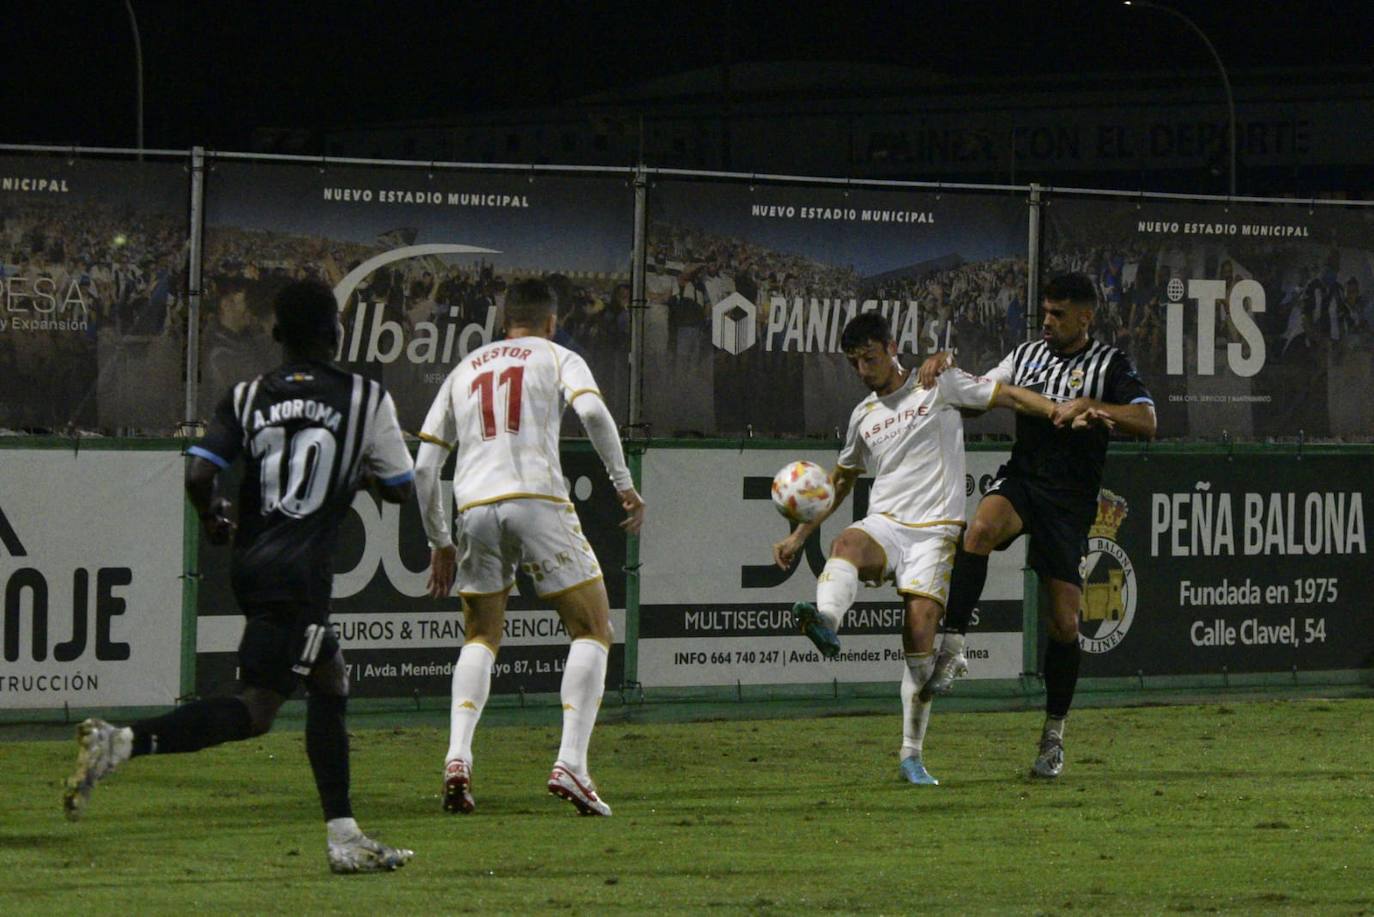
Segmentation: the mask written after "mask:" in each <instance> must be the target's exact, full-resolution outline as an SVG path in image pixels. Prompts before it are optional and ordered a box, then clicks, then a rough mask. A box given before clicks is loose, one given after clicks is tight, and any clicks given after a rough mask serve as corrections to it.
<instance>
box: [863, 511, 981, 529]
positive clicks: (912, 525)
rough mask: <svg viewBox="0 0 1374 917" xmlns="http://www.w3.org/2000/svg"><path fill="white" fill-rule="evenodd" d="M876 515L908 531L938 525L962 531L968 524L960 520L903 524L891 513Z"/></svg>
mask: <svg viewBox="0 0 1374 917" xmlns="http://www.w3.org/2000/svg"><path fill="white" fill-rule="evenodd" d="M878 515H879V516H882V517H883V518H884V519H886V520H888V521H889V522H895V523H896V524H897V525H900V526H902V527H903V528H908V529H933V528H935V527H936V526H940V525H957V526H959V528H961V529H962V528H966V527H967V526H968V523H967V522H965V521H963V520H962V519H936V520H934V521H933V522H903V521H902V520H900V519H898V518H897V517H896V516H893V515H892V514H891V513H878Z"/></svg>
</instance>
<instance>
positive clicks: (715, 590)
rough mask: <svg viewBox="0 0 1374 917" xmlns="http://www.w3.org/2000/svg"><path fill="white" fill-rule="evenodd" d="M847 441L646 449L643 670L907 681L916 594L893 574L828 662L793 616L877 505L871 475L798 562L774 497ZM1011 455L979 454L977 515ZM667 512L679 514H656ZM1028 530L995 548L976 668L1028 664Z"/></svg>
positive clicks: (750, 680) (972, 502)
mask: <svg viewBox="0 0 1374 917" xmlns="http://www.w3.org/2000/svg"><path fill="white" fill-rule="evenodd" d="M836 455H837V453H836V452H835V451H828V452H827V451H821V450H814V449H813V450H799V451H797V452H785V451H781V450H777V449H744V450H737V449H690V448H686V449H677V448H653V449H650V450H648V451H647V452H646V453H645V456H644V465H643V472H644V473H643V480H644V493H645V496H646V499H648V500H649V504H650V507H651V514H652V515H651V518H650V519H649V520H648V521H647V522H646V523H645V526H644V531H643V534H642V535H641V540H640V555H639V557H640V563H641V567H640V593H639V600H640V605H639V644H638V650H639V657H638V659H639V680H640V682H641V683H642V684H643V685H644V686H645V687H646V688H647V687H696V686H706V685H735V684H744V685H780V684H822V683H824V684H829V683H830V682H832V681H839V682H841V683H846V684H854V683H864V682H891V683H892V684H893V685H894V690H895V684H896V682H897V681H899V680H900V678H901V673H902V666H903V665H904V662H903V654H902V638H901V628H902V615H903V609H902V602H901V599H900V598H899V596H898V595H897V592H896V590H895V589H894V587H893V586H892V584H890V583H888V584H885V585H881V586H877V587H873V588H861V589H860V591H859V596H858V601H857V602H856V604H855V605H854V607H853V609H852V610H851V611H850V612H849V614H848V615H847V616H846V617H845V621H844V625H843V627H841V629H840V642H841V653H840V657H839V659H838V660H835V661H826V660H824V659H822V658H821V656H820V654H819V653H818V652H817V651H816V649H815V647H814V646H812V644H811V643H810V641H808V640H807V639H806V638H805V637H803V636H801V635H800V634H798V633H797V632H796V629H795V628H794V627H793V626H792V624H791V623H790V610H791V607H792V603H793V602H798V601H806V602H814V601H815V596H816V577H817V576H818V575H819V574H820V572H821V570H822V569H823V568H824V566H825V560H826V552H827V551H828V550H829V547H830V543H831V542H832V541H833V540H834V539H835V537H836V536H838V535H839V534H840V532H841V531H842V530H843V529H844V527H845V526H847V525H849V524H851V523H852V522H853V521H854V520H857V519H862V518H863V517H864V516H865V515H867V512H868V495H869V491H870V488H871V486H872V479H871V478H867V477H865V478H860V480H859V483H858V485H857V486H856V487H855V489H854V492H853V494H852V495H851V497H850V502H849V503H848V505H846V506H844V507H842V508H841V509H840V510H839V511H838V512H837V513H835V515H833V516H831V517H830V518H829V519H827V520H826V521H825V522H824V523H822V525H821V528H820V530H819V531H818V532H817V533H815V534H814V535H813V536H812V537H811V539H810V540H808V542H807V543H806V547H805V550H804V552H803V556H802V557H801V559H800V560H799V561H798V562H797V564H796V565H795V566H794V567H793V568H792V569H791V570H783V569H781V568H779V567H777V566H776V565H775V564H774V563H773V555H772V549H773V544H774V543H775V542H777V541H780V540H782V539H783V538H785V537H786V536H787V534H788V532H789V531H790V530H791V524H790V523H789V522H788V521H787V520H786V519H784V518H783V517H782V516H781V515H780V514H779V513H778V512H777V510H776V508H775V507H774V506H773V502H772V499H771V495H770V486H771V484H772V480H773V475H774V473H775V472H776V471H777V470H778V469H779V468H781V467H782V466H783V465H785V464H786V463H787V462H789V461H792V460H794V459H806V460H809V461H813V462H816V463H817V464H819V465H821V466H822V467H825V468H829V467H831V466H833V465H834V463H835V458H836ZM1006 457H1007V456H1006V454H1005V453H993V452H981V451H979V452H972V453H969V455H968V464H967V477H966V481H965V493H966V494H967V495H968V511H969V513H970V514H972V512H973V509H974V507H975V506H976V505H977V502H978V500H979V499H980V498H981V497H982V495H983V493H985V492H986V490H987V488H988V486H989V485H990V484H991V483H992V480H993V475H994V473H995V472H996V470H997V467H998V465H1000V464H1001V463H1002V462H1003V461H1005V460H1006ZM654 519H667V520H670V521H671V524H668V525H664V524H659V523H655V522H654V521H653V520H654ZM1024 558H1025V546H1024V539H1023V540H1021V541H1017V542H1015V543H1014V544H1013V545H1012V546H1011V548H1009V549H1008V550H1006V551H1002V552H998V553H997V554H994V555H993V557H992V560H991V562H990V563H989V565H988V580H987V588H986V589H985V590H984V592H983V600H982V601H981V602H980V603H979V606H978V611H977V614H976V616H975V618H974V620H973V622H972V625H971V627H970V629H969V649H968V657H969V677H970V678H1016V677H1018V676H1019V675H1020V674H1021V672H1022V667H1021V656H1022V643H1021V613H1022V612H1021V608H1022V602H1021V597H1022V592H1023V579H1024V578H1023V575H1022V565H1023V563H1024Z"/></svg>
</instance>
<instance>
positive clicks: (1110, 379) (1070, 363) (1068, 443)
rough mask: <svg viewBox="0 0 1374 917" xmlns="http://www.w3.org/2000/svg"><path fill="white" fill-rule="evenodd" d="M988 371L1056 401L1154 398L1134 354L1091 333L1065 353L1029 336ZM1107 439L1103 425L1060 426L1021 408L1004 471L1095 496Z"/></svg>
mask: <svg viewBox="0 0 1374 917" xmlns="http://www.w3.org/2000/svg"><path fill="white" fill-rule="evenodd" d="M987 376H988V377H989V378H991V379H995V380H997V381H998V382H1003V383H1007V384H1010V385H1017V386H1020V387H1022V388H1027V389H1030V390H1031V391H1034V392H1039V393H1040V394H1042V395H1044V396H1045V397H1046V398H1048V399H1050V400H1051V401H1072V400H1073V399H1075V398H1092V399H1095V400H1097V401H1104V402H1106V403H1108V404H1154V399H1153V398H1151V397H1150V392H1149V390H1148V389H1146V388H1145V383H1144V382H1143V381H1142V380H1141V378H1140V374H1139V373H1137V372H1136V369H1135V366H1134V365H1132V363H1131V359H1130V357H1128V356H1126V354H1125V353H1123V352H1122V351H1120V350H1118V349H1116V348H1115V347H1112V346H1111V345H1109V344H1103V343H1101V342H1100V341H1095V340H1092V339H1091V338H1089V339H1088V343H1087V344H1086V345H1085V346H1083V347H1082V348H1080V349H1079V350H1077V351H1075V352H1074V353H1070V354H1065V355H1062V356H1061V355H1057V354H1055V353H1054V352H1053V351H1051V350H1050V348H1049V347H1048V346H1047V345H1046V344H1045V342H1044V341H1027V342H1026V343H1024V344H1020V345H1018V346H1017V347H1016V349H1015V350H1013V351H1012V352H1011V353H1009V354H1007V356H1006V358H1005V359H1003V360H1002V362H1001V363H999V364H998V365H997V366H996V368H994V369H993V370H992V371H991V372H989V373H987ZM1108 439H1109V434H1108V433H1107V431H1106V430H1104V429H1102V428H1101V427H1097V426H1094V427H1092V428H1090V429H1088V430H1078V431H1074V430H1068V429H1062V430H1057V429H1055V427H1054V425H1053V424H1051V423H1050V422H1049V421H1048V420H1046V419H1043V418H1039V417H1031V416H1029V415H1027V414H1017V415H1016V443H1015V445H1014V446H1012V451H1011V461H1010V462H1009V463H1008V464H1007V466H1006V468H1005V471H1006V472H1007V473H1009V474H1015V475H1022V476H1025V477H1027V478H1029V479H1031V480H1033V481H1034V482H1035V483H1037V484H1039V485H1040V486H1042V487H1045V488H1047V489H1050V490H1057V491H1070V492H1074V493H1078V494H1082V495H1084V496H1090V497H1091V498H1092V499H1096V497H1097V489H1098V487H1099V486H1100V485H1101V483H1102V467H1103V464H1104V463H1105V461H1106V458H1107V440H1108Z"/></svg>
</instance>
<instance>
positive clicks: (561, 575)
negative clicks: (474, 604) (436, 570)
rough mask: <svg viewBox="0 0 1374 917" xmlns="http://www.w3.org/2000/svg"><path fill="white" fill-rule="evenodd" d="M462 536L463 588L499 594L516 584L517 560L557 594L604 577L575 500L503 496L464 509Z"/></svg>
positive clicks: (542, 591)
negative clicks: (528, 498) (584, 533)
mask: <svg viewBox="0 0 1374 917" xmlns="http://www.w3.org/2000/svg"><path fill="white" fill-rule="evenodd" d="M460 519H461V520H462V530H461V533H460V534H459V536H458V594H459V595H466V596H481V595H495V594H496V593H499V592H505V591H506V590H507V589H509V588H511V587H512V586H513V585H515V566H516V564H519V565H520V569H522V570H524V571H525V573H526V574H528V575H529V577H530V579H532V580H534V591H535V592H536V593H537V594H538V595H539V597H540V598H545V599H547V598H553V597H555V596H557V595H559V594H561V593H564V592H567V591H568V590H570V589H574V588H576V587H578V586H581V585H583V584H585V583H590V582H593V581H595V580H599V579H601V565H600V564H598V563H597V562H596V555H595V554H594V553H593V552H592V546H591V545H590V544H589V543H588V542H587V537H586V536H585V535H583V534H582V523H581V521H580V520H579V519H578V518H577V510H575V509H573V505H572V504H571V503H558V502H554V501H552V500H523V499H517V500H502V501H500V502H498V503H484V504H482V505H480V506H472V507H469V508H468V509H466V510H464V511H463V512H462V514H461V516H460Z"/></svg>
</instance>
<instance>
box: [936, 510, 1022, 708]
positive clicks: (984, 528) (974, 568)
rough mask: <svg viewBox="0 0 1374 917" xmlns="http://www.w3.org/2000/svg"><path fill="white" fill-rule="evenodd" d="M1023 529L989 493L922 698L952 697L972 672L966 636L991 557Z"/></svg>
mask: <svg viewBox="0 0 1374 917" xmlns="http://www.w3.org/2000/svg"><path fill="white" fill-rule="evenodd" d="M1021 528H1022V523H1021V517H1020V516H1019V515H1017V513H1016V509H1015V508H1014V507H1013V506H1012V504H1011V501H1009V500H1007V499H1006V498H1005V497H1002V496H1000V495H998V494H995V493H989V494H988V495H987V496H985V497H984V498H983V499H982V500H981V501H979V503H978V510H977V512H976V513H975V514H974V517H973V521H972V522H971V523H970V524H969V527H968V530H967V531H966V532H964V537H963V539H962V541H961V543H960V546H959V550H958V552H957V553H956V554H955V555H954V570H953V573H952V574H951V576H950V583H949V602H948V605H947V606H946V608H945V624H944V637H943V638H942V640H941V641H940V651H939V653H938V654H937V655H936V657H935V670H934V671H933V672H932V673H931V676H930V680H929V681H927V682H926V683H925V685H924V687H923V688H922V689H921V696H922V697H927V698H928V697H932V696H934V695H936V694H946V693H948V692H949V690H950V689H951V688H952V687H954V680H955V679H956V678H959V677H960V676H962V675H964V674H965V673H966V672H968V659H967V657H966V656H965V655H964V635H965V634H967V633H968V625H969V621H970V620H972V618H973V609H974V606H976V605H977V604H978V600H979V599H980V598H982V595H983V586H984V584H985V583H986V582H987V578H988V555H990V554H991V553H992V552H993V551H994V550H996V549H997V548H998V547H999V546H1001V545H1004V544H1006V543H1007V542H1008V541H1010V540H1011V539H1013V538H1015V537H1016V536H1017V535H1019V534H1020V533H1021Z"/></svg>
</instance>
